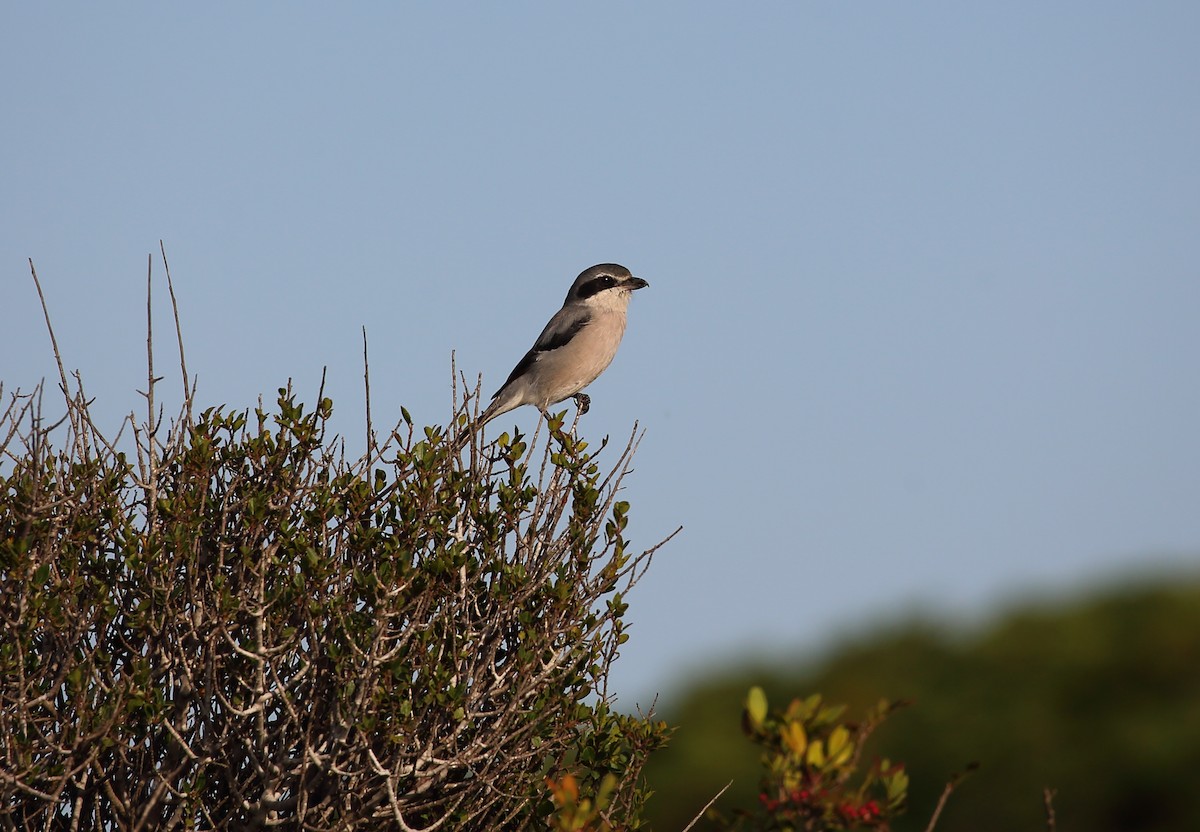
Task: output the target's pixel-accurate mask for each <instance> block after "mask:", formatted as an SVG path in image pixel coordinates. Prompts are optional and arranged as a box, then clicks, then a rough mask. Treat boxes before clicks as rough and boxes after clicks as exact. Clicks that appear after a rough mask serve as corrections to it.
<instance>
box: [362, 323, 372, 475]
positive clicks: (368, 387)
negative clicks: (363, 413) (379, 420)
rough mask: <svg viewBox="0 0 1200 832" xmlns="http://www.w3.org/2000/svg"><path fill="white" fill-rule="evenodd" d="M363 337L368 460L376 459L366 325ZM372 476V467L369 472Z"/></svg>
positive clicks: (363, 329)
mask: <svg viewBox="0 0 1200 832" xmlns="http://www.w3.org/2000/svg"><path fill="white" fill-rule="evenodd" d="M362 335H363V386H364V387H365V388H366V396H367V459H368V460H372V459H374V458H375V428H374V427H372V425H371V364H370V362H369V361H368V360H367V327H366V325H365V324H364V325H363V328H362ZM367 474H368V476H369V475H370V466H369V465H368V470H367Z"/></svg>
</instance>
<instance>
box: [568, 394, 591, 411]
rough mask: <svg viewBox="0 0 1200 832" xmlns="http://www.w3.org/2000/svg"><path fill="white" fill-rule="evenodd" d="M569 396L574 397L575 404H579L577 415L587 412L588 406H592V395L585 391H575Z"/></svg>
mask: <svg viewBox="0 0 1200 832" xmlns="http://www.w3.org/2000/svg"><path fill="white" fill-rule="evenodd" d="M571 398H572V399H574V400H575V404H576V405H578V406H579V415H580V416H582V415H583V414H585V413H587V412H588V408H590V407H591V406H592V397H591V396H589V395H588V394H587V393H576V394H575V395H574V396H572V397H571Z"/></svg>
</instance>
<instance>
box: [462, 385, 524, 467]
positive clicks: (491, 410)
mask: <svg viewBox="0 0 1200 832" xmlns="http://www.w3.org/2000/svg"><path fill="white" fill-rule="evenodd" d="M506 404H508V403H507V402H505V401H503V400H502V399H501V398H500V397H499V394H496V396H493V397H492V401H491V403H490V404H489V405H488V406H487V407H486V408H485V409H484V411H483V413H480V414H479V418H478V419H476V420H475V421H474V422H472V423H471V424H469V425H467V426H466V427H465V428H463V430H462V433H460V434H459V435H458V436H457V437H456V438H455V440H454V453H458V452H459V451H461V450H462V449H463V448H464V447H466V445H467V443H468V442H470V441H471V437H473V436H474V435H475V434H476V433H478V432H479V431H480V430H481V429H482V428H483V426H484V425H486V424H487V423H488V422H490V421H492V420H493V419H495V418H496V417H497V416H499V415H500V414H502V413H507V412H508V411H510V410H512V409H513V408H512V406H511V405H509V406H507V407H506V406H505V405H506Z"/></svg>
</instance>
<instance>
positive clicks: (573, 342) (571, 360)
mask: <svg viewBox="0 0 1200 832" xmlns="http://www.w3.org/2000/svg"><path fill="white" fill-rule="evenodd" d="M649 285H650V284H649V283H647V282H646V281H644V280H642V279H641V278H640V277H634V276H633V275H632V274H630V272H629V269H627V268H625V267H624V266H618V265H616V264H615V263H601V264H600V265H598V266H592V267H591V268H590V269H586V270H584V271H583V272H582V273H581V274H580V275H579V277H577V278H575V282H574V283H572V284H571V291H569V292H567V299H566V300H565V301H564V302H563V305H562V309H560V310H558V312H556V313H555V314H554V317H553V318H551V319H550V322H549V323H548V324H546V328H545V329H543V330H542V334H541V335H539V336H538V339H537V341H536V342H535V343H534V345H533V348H532V349H531V350H529V352H527V353H525V357H524V358H522V359H521V360H520V362H518V363H517V366H516V367H514V368H513V371H512V373H510V374H509V376H508V380H507V381H505V382H504V384H503V386H501V388H500V389H499V390H497V391H496V393H495V395H493V396H492V403H491V404H489V405H488V407H487V409H486V410H484V411H483V415H482V416H481V417H480V419H479V422H478V423H477V424H476V425H474V427H473V428H472V431H474V430H478V429H479V428H481V427H483V425H485V424H487V423H488V422H490V421H491V420H492V419H495V418H496V417H497V416H499V415H500V414H502V413H507V412H508V411H510V410H513V409H514V408H518V407H520V406H521V405H524V404H531V405H533V406H534V407H536V408H537V409H538V410H540V411H541V412H542V415H543V416H544V415H546V409H547V408H549V407H550V405H552V404H557V403H558V402H561V401H564V400H566V399H574V400H575V403H576V404H577V405H578V406H579V412H580V413H587V410H588V406H589V404H590V402H591V399H589V398H588V396H587V395H586V394H584V393H582V392H580V391H581V390H583V388H585V387H587V386H588V385H589V384H591V383H592V382H593V381H595V380H596V378H597V377H598V376H599V375H600V374H601V373H603V372H604V370H605V369H606V368H607V367H608V365H609V364H611V363H612V360H613V357H614V356H615V355H616V354H617V347H618V346H620V344H621V336H622V335H624V334H625V311H626V309H628V308H629V298H630V296H631V295H632V293H633V291H634V290H635V289H641V288H644V287H646V286H649Z"/></svg>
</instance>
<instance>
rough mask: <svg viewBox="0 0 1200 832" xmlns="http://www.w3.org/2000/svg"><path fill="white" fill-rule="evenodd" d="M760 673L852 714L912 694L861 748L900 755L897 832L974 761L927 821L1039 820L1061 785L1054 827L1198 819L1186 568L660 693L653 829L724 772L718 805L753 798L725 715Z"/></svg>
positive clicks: (1192, 627)
mask: <svg viewBox="0 0 1200 832" xmlns="http://www.w3.org/2000/svg"><path fill="white" fill-rule="evenodd" d="M756 684H757V685H761V686H762V687H763V688H764V689H765V691H766V693H767V695H768V696H769V697H770V698H771V699H772V701H786V700H787V699H788V698H791V697H793V696H798V695H799V696H804V695H807V694H809V693H811V692H814V691H820V692H821V693H822V694H823V695H824V696H825V697H826V698H827V699H828V700H829V701H836V702H846V703H849V704H850V705H851V707H852V708H853V709H855V710H859V709H864V708H866V707H869V706H870V705H872V704H874V703H875V702H877V701H878V700H879V699H880V697H887V698H890V699H904V700H911V701H912V703H913V705H912V707H909V708H906V709H904V710H903V711H901V712H899V713H897V714H895V715H894V716H892V717H891V718H890V719H889V720H888V721H887V723H886V724H885V725H883V726H882V727H880V728H879V730H878V731H877V732H876V733H875V735H874V736H873V737H872V738H871V740H870V742H869V743H868V745H867V749H866V752H865V755H866V756H865V757H864V761H869V760H870V759H871V758H872V757H879V758H890V759H891V760H895V761H902V762H903V763H904V764H905V766H906V769H907V772H908V774H909V777H910V778H911V785H910V787H909V811H908V813H907V815H905V816H903V817H901V818H900V819H899V820H898V821H896V822H895V824H894V826H893V828H894V829H896V830H897V832H908V831H909V830H923V829H925V827H926V825H927V824H928V822H929V819H930V816H931V815H932V813H933V810H934V807H935V805H936V803H937V799H938V797H939V795H940V794H941V791H942V789H943V788H944V786H945V784H946V782H947V781H948V780H950V779H951V778H952V777H954V776H955V774H956V773H958V772H961V771H963V770H964V769H965V768H966V767H967V766H968V765H969V764H970V763H972V762H976V761H977V762H978V763H979V764H980V766H981V767H980V769H979V771H978V772H977V773H975V774H974V775H972V776H971V777H970V778H969V779H967V780H966V781H964V782H963V783H962V784H961V785H960V786H959V787H958V788H957V789H956V791H955V792H954V794H953V795H952V796H951V798H950V800H949V802H948V804H947V806H946V809H945V812H944V813H943V814H942V816H941V818H940V820H939V822H938V825H937V829H938V830H939V832H960V831H962V830H971V831H972V832H992V831H993V830H995V832H1000V830H1005V832H1011V830H1037V829H1044V828H1046V820H1045V814H1044V807H1043V801H1042V790H1043V788H1045V787H1050V788H1053V789H1055V790H1056V797H1055V800H1054V806H1055V810H1056V816H1057V828H1058V829H1060V830H1088V831H1089V832H1124V831H1125V830H1146V829H1154V830H1178V832H1185V830H1186V832H1192V830H1196V829H1200V802H1198V801H1197V800H1196V797H1195V786H1196V784H1197V783H1200V582H1197V581H1196V580H1195V579H1194V577H1193V578H1192V579H1190V580H1187V581H1174V582H1165V581H1164V582H1157V583H1149V582H1143V583H1138V584H1136V585H1132V586H1127V587H1122V588H1110V589H1107V590H1105V591H1103V592H1102V593H1099V594H1097V595H1095V596H1093V597H1089V598H1085V599H1083V600H1075V601H1071V602H1066V601H1056V602H1043V603H1041V604H1038V605H1028V606H1025V607H1022V608H1019V609H1016V610H1013V611H1012V612H1010V613H1009V614H1007V615H1005V616H1004V617H1002V618H1001V619H999V620H997V621H995V622H994V623H992V624H990V625H989V626H987V627H984V628H982V629H975V630H973V631H971V632H969V633H961V632H960V633H954V632H953V631H952V628H950V627H947V626H939V625H934V624H931V623H929V622H909V623H906V624H903V625H900V626H898V627H896V628H893V629H888V630H879V631H877V632H875V633H874V634H872V635H870V636H866V637H861V638H858V639H855V640H854V641H852V642H849V643H845V644H843V645H842V646H841V647H840V648H839V649H837V650H835V651H833V652H831V653H830V654H828V655H827V656H826V657H825V658H823V659H820V660H817V661H813V662H809V663H806V664H802V665H800V666H797V667H795V668H794V669H788V670H783V669H780V668H779V667H778V666H775V667H774V668H773V669H771V670H766V669H764V668H761V667H760V668H754V669H751V668H742V669H739V670H727V671H724V672H718V673H714V675H713V676H712V677H710V678H709V679H707V680H703V681H700V682H698V683H696V684H695V685H694V686H693V687H692V688H691V690H690V691H689V692H687V693H686V694H685V696H684V697H683V698H682V700H681V701H680V702H679V704H678V705H673V703H671V702H669V701H668V703H667V704H668V712H667V713H666V714H665V715H666V717H667V719H668V721H669V722H670V723H671V724H672V725H674V726H676V732H675V734H674V736H673V738H672V742H671V745H670V746H669V747H668V748H667V749H664V750H662V751H660V752H657V753H656V754H655V755H654V757H653V758H652V759H651V761H650V764H649V765H648V766H647V777H648V781H649V784H650V786H651V788H653V789H654V790H655V795H654V797H653V798H652V799H651V801H650V806H649V808H650V810H651V811H650V815H651V818H650V820H651V824H652V826H653V828H655V829H657V830H677V829H682V828H684V827H685V826H686V825H687V823H688V822H690V820H691V819H692V818H693V817H694V816H695V814H696V813H697V812H698V811H699V809H700V808H701V807H703V806H704V804H705V803H706V802H707V801H708V800H709V799H710V798H711V797H712V796H713V795H714V794H716V792H717V791H719V790H720V788H721V787H722V786H724V785H725V784H726V783H727V782H728V781H729V780H730V779H733V780H734V785H733V787H732V788H731V789H730V790H729V792H727V793H726V795H725V796H724V797H723V798H722V799H721V800H720V801H719V803H718V805H719V806H722V807H726V808H730V807H746V808H748V807H750V806H752V805H753V804H754V803H755V802H756V800H757V788H758V783H759V780H760V778H761V775H762V770H761V766H760V761H759V757H760V752H759V750H757V749H755V748H754V746H752V745H751V744H750V743H749V742H747V739H746V737H745V736H743V734H742V732H741V730H739V725H738V718H739V714H740V712H741V710H742V707H743V703H744V701H745V697H746V690H747V689H748V688H749V687H750V686H751V685H756ZM693 828H694V829H696V830H703V829H713V828H717V827H716V826H715V825H713V824H711V823H709V822H707V821H701V822H700V823H698V824H697V825H696V826H695V827H693Z"/></svg>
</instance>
